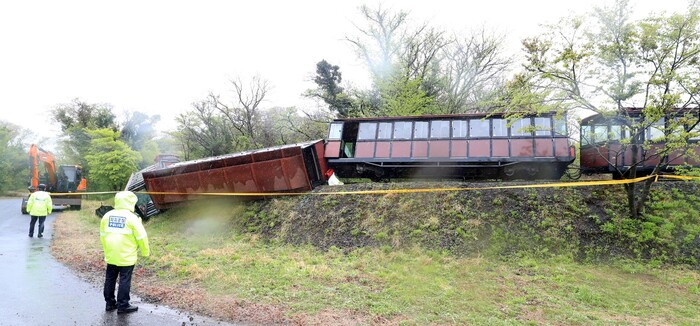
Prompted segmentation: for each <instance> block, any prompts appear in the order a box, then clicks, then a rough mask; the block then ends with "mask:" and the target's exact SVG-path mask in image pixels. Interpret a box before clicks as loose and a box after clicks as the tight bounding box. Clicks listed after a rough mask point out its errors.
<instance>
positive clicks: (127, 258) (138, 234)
mask: <svg viewBox="0 0 700 326" xmlns="http://www.w3.org/2000/svg"><path fill="white" fill-rule="evenodd" d="M137 200H138V199H137V198H136V195H135V194H134V193H133V192H131V191H122V192H118V193H117V194H116V195H115V196H114V209H113V210H111V211H109V212H107V214H105V215H104V216H103V217H102V221H101V222H100V240H101V241H102V249H103V250H104V253H105V261H106V262H107V264H111V265H116V266H132V265H135V264H136V257H137V252H138V249H139V248H140V249H141V256H144V257H146V256H148V255H150V253H151V249H150V247H149V246H148V234H146V229H144V227H143V223H141V218H140V217H138V216H137V215H136V214H134V205H136V201H137Z"/></svg>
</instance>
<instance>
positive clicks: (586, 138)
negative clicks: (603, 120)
mask: <svg viewBox="0 0 700 326" xmlns="http://www.w3.org/2000/svg"><path fill="white" fill-rule="evenodd" d="M592 131H593V126H591V125H581V135H580V141H581V146H586V145H591V144H594V142H593V139H592V138H591V137H593V133H592Z"/></svg>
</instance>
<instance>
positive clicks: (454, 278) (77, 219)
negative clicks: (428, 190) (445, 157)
mask: <svg viewBox="0 0 700 326" xmlns="http://www.w3.org/2000/svg"><path fill="white" fill-rule="evenodd" d="M564 195H565V194H562V195H560V196H564ZM432 196H433V197H426V198H420V197H419V198H405V197H401V196H393V197H392V196H384V197H372V198H369V197H368V199H367V200H368V201H371V202H372V204H371V205H370V204H367V203H365V202H361V203H359V204H357V206H350V204H349V203H348V201H346V200H341V199H340V198H339V197H336V196H327V197H323V198H320V199H318V201H317V202H316V205H317V206H314V209H317V210H318V211H319V212H320V213H318V214H317V215H315V216H314V218H313V219H311V218H306V219H303V217H304V214H305V213H306V212H305V211H302V209H299V208H298V207H297V208H295V205H299V207H311V206H309V205H313V203H309V199H308V198H299V199H282V200H275V201H271V202H268V203H267V204H266V205H268V207H274V210H263V209H261V207H260V205H261V204H260V203H259V202H257V203H239V204H236V203H225V202H208V203H206V204H205V205H191V206H189V207H188V208H180V209H173V210H170V211H168V212H165V213H163V214H160V215H157V216H156V217H154V218H152V219H151V220H149V221H148V222H146V229H147V231H148V233H149V238H150V243H151V249H152V255H151V257H147V258H141V259H140V261H139V264H138V265H139V266H140V267H139V268H143V269H145V270H147V271H148V272H149V273H150V274H152V275H155V276H157V282H160V283H161V284H163V285H164V286H170V287H177V288H196V289H201V290H202V291H203V293H205V295H206V296H208V297H233V298H236V300H237V302H238V301H241V302H254V303H259V304H265V305H272V306H276V307H281V308H282V309H284V311H285V313H286V315H287V316H289V318H291V319H294V318H298V317H299V316H316V315H329V314H330V315H334V314H335V315H343V314H347V312H350V314H352V315H354V316H360V317H358V318H357V319H354V321H355V322H357V321H359V322H357V323H359V324H382V323H388V324H402V325H425V324H495V325H499V324H502V325H511V324H566V325H590V324H593V325H608V324H620V325H637V324H687V325H693V324H700V316H698V314H697V307H698V306H700V273H699V272H698V270H694V269H686V268H683V267H666V268H660V267H656V265H653V264H651V263H649V262H647V261H639V260H623V259H614V260H609V262H610V263H607V264H602V263H596V260H583V262H582V260H580V259H576V258H575V256H576V255H575V254H572V253H570V252H566V250H561V248H565V249H567V250H568V249H572V248H573V249H577V248H579V247H582V248H583V249H581V251H582V252H583V253H591V252H594V251H593V249H595V248H590V247H586V246H584V245H582V243H580V242H579V241H578V240H574V239H573V238H574V237H573V236H571V237H570V238H566V237H563V235H564V236H565V235H573V234H574V233H573V230H574V229H576V228H581V227H582V226H580V225H579V224H576V223H573V222H571V221H572V220H574V221H576V220H577V219H578V220H586V221H588V219H589V217H588V216H589V215H591V212H590V211H589V210H584V209H581V208H580V205H578V206H577V204H576V203H571V202H569V199H561V198H557V197H555V196H554V195H541V194H539V193H536V192H527V193H525V197H524V200H523V201H524V202H525V204H526V205H529V206H528V207H530V208H529V210H526V211H525V212H524V213H520V212H522V211H523V210H521V209H518V210H517V213H515V214H513V213H511V212H512V211H513V206H514V204H513V203H514V202H515V201H517V200H518V199H519V197H513V198H509V197H498V198H495V197H494V198H489V200H488V201H483V200H479V199H478V197H474V196H456V195H451V197H450V198H447V197H440V196H437V195H432ZM488 196H491V194H488ZM558 196H559V195H558ZM601 196H605V195H604V194H601ZM363 198H364V197H363ZM354 200H357V201H361V199H358V198H354ZM304 201H306V202H304ZM547 201H549V202H547ZM556 201H563V202H564V203H565V205H562V206H564V208H566V211H571V210H572V209H570V208H575V207H579V208H578V209H581V211H580V215H575V214H574V215H565V214H571V213H560V211H556V210H554V208H553V207H555V206H556V205H553V204H552V202H556ZM300 202H301V203H302V204H303V205H302V204H300ZM441 202H445V203H447V204H445V205H441V204H440V203H441ZM486 204H490V205H494V206H495V207H500V208H499V209H498V210H494V209H492V208H491V207H492V206H489V207H488V208H486V207H484V208H479V209H478V212H477V208H478V207H480V205H486ZM98 205H99V204H97V203H95V202H90V201H87V202H86V203H84V204H83V211H82V212H80V214H77V213H76V212H66V213H63V214H66V215H62V216H61V218H60V219H59V220H57V225H61V227H64V228H65V230H64V231H65V232H69V231H70V230H73V231H71V232H73V233H69V234H72V237H73V238H72V239H71V240H70V241H73V242H74V244H73V245H71V246H70V247H75V249H77V250H80V249H82V250H85V248H88V250H91V252H93V253H94V250H99V237H98V236H97V233H96V232H97V229H98V223H99V219H98V218H96V217H95V216H94V215H93V212H94V209H95V208H96V207H97V206H98ZM93 206H94V207H93ZM324 207H325V209H326V210H325V211H324V210H322V208H324ZM365 207H368V209H366V210H365ZM402 207H403V208H402ZM475 207H476V208H475ZM601 207H603V208H605V206H602V205H601ZM401 209H406V210H408V211H410V212H411V214H406V216H405V218H401V216H397V213H396V210H401ZM310 210H312V209H308V208H307V211H310ZM285 211H288V212H286V213H285ZM499 212H500V213H499ZM404 213H405V212H404ZM285 214H287V215H285ZM499 214H500V215H499ZM577 214H578V213H577ZM285 216H288V217H289V218H290V219H291V220H292V221H294V222H297V223H289V221H286V220H284V219H285ZM562 216H564V217H568V218H569V220H567V219H565V218H564V217H562ZM681 218H683V219H690V218H691V217H686V216H681V217H678V219H681ZM341 219H342V221H343V222H342V224H334V223H339V222H338V221H339V220H341ZM59 221H60V223H59ZM518 221H522V223H516V222H518ZM596 221H597V220H596ZM497 222H498V223H500V224H497ZM311 226H314V227H315V229H312V228H311ZM496 226H499V227H501V228H500V229H498V230H499V231H498V232H492V233H491V234H490V235H489V236H490V238H488V239H487V238H486V237H485V235H484V232H483V229H484V228H487V229H492V230H495V228H496ZM57 227H58V226H57ZM304 228H306V229H304ZM450 229H453V230H454V231H451V233H450V231H449V230H450ZM302 230H312V231H311V233H313V231H314V230H316V232H317V233H316V236H318V237H320V238H324V239H335V238H334V237H335V236H336V235H337V234H341V235H344V236H345V238H343V239H341V240H343V241H351V240H352V241H359V242H362V241H366V243H367V244H369V245H367V246H360V245H357V246H356V245H350V246H345V247H341V246H337V245H336V243H340V244H342V243H344V242H342V241H336V242H332V241H328V242H322V243H323V244H326V245H324V246H317V245H312V244H311V243H313V241H296V240H297V239H299V238H298V237H300V234H301V231H302ZM554 230H562V231H561V232H563V233H552V232H554ZM688 232H695V231H694V229H693V230H690V231H688ZM533 235H535V236H537V237H539V238H533ZM304 236H309V235H308V234H307V233H304ZM448 236H449V237H448ZM454 238H456V239H458V240H459V241H457V242H454V243H451V242H445V243H447V244H448V245H450V246H449V247H448V249H449V250H448V249H444V248H443V249H441V248H440V247H439V246H427V247H426V246H425V245H426V244H430V243H431V242H429V241H436V242H440V241H446V240H445V239H450V241H454ZM303 239H306V238H303ZM521 239H524V240H521ZM486 240H489V241H490V242H487V241H486ZM79 241H83V242H84V243H82V244H81V247H80V248H78V243H79ZM466 241H471V242H469V243H468V244H469V245H470V246H472V245H474V244H478V245H479V246H481V248H483V250H482V251H480V252H476V254H474V253H475V252H474V251H472V252H470V254H469V255H460V254H458V253H456V250H455V248H456V249H460V248H464V247H465V245H464V243H467V242H466ZM86 243H87V244H86ZM433 243H434V242H433ZM585 244H586V245H588V244H590V242H586V243H585ZM556 247H559V248H560V250H561V252H557V251H556V250H555V249H556ZM95 248H97V249H95ZM519 248H528V249H529V250H519ZM577 250H578V249H577ZM100 254H101V252H100ZM205 301H206V300H205ZM192 304H196V303H192ZM189 308H191V309H193V310H200V308H198V307H196V306H195V307H192V306H190V307H189ZM209 313H210V314H212V315H215V314H216V313H217V312H216V311H215V310H212V311H209ZM331 319H332V318H331ZM263 324H264V322H263Z"/></svg>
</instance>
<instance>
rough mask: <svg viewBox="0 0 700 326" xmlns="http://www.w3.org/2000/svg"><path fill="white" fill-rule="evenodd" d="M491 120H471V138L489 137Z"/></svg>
mask: <svg viewBox="0 0 700 326" xmlns="http://www.w3.org/2000/svg"><path fill="white" fill-rule="evenodd" d="M488 136H489V120H485V119H484V120H482V119H471V120H469V137H471V138H476V137H488Z"/></svg>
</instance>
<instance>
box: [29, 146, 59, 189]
mask: <svg viewBox="0 0 700 326" xmlns="http://www.w3.org/2000/svg"><path fill="white" fill-rule="evenodd" d="M41 165H43V166H44V169H45V170H46V173H45V175H44V176H42V175H41V171H40V170H39V168H40V166H41ZM29 167H30V175H31V180H30V182H29V185H30V186H31V187H33V188H34V189H36V188H37V186H39V184H40V183H45V184H46V186H47V188H48V189H47V190H48V191H54V190H55V189H52V188H54V187H55V186H56V163H55V159H54V156H53V154H51V152H49V151H45V150H43V149H41V148H40V147H39V146H37V145H35V144H32V145H31V146H29ZM42 179H45V180H42Z"/></svg>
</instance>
